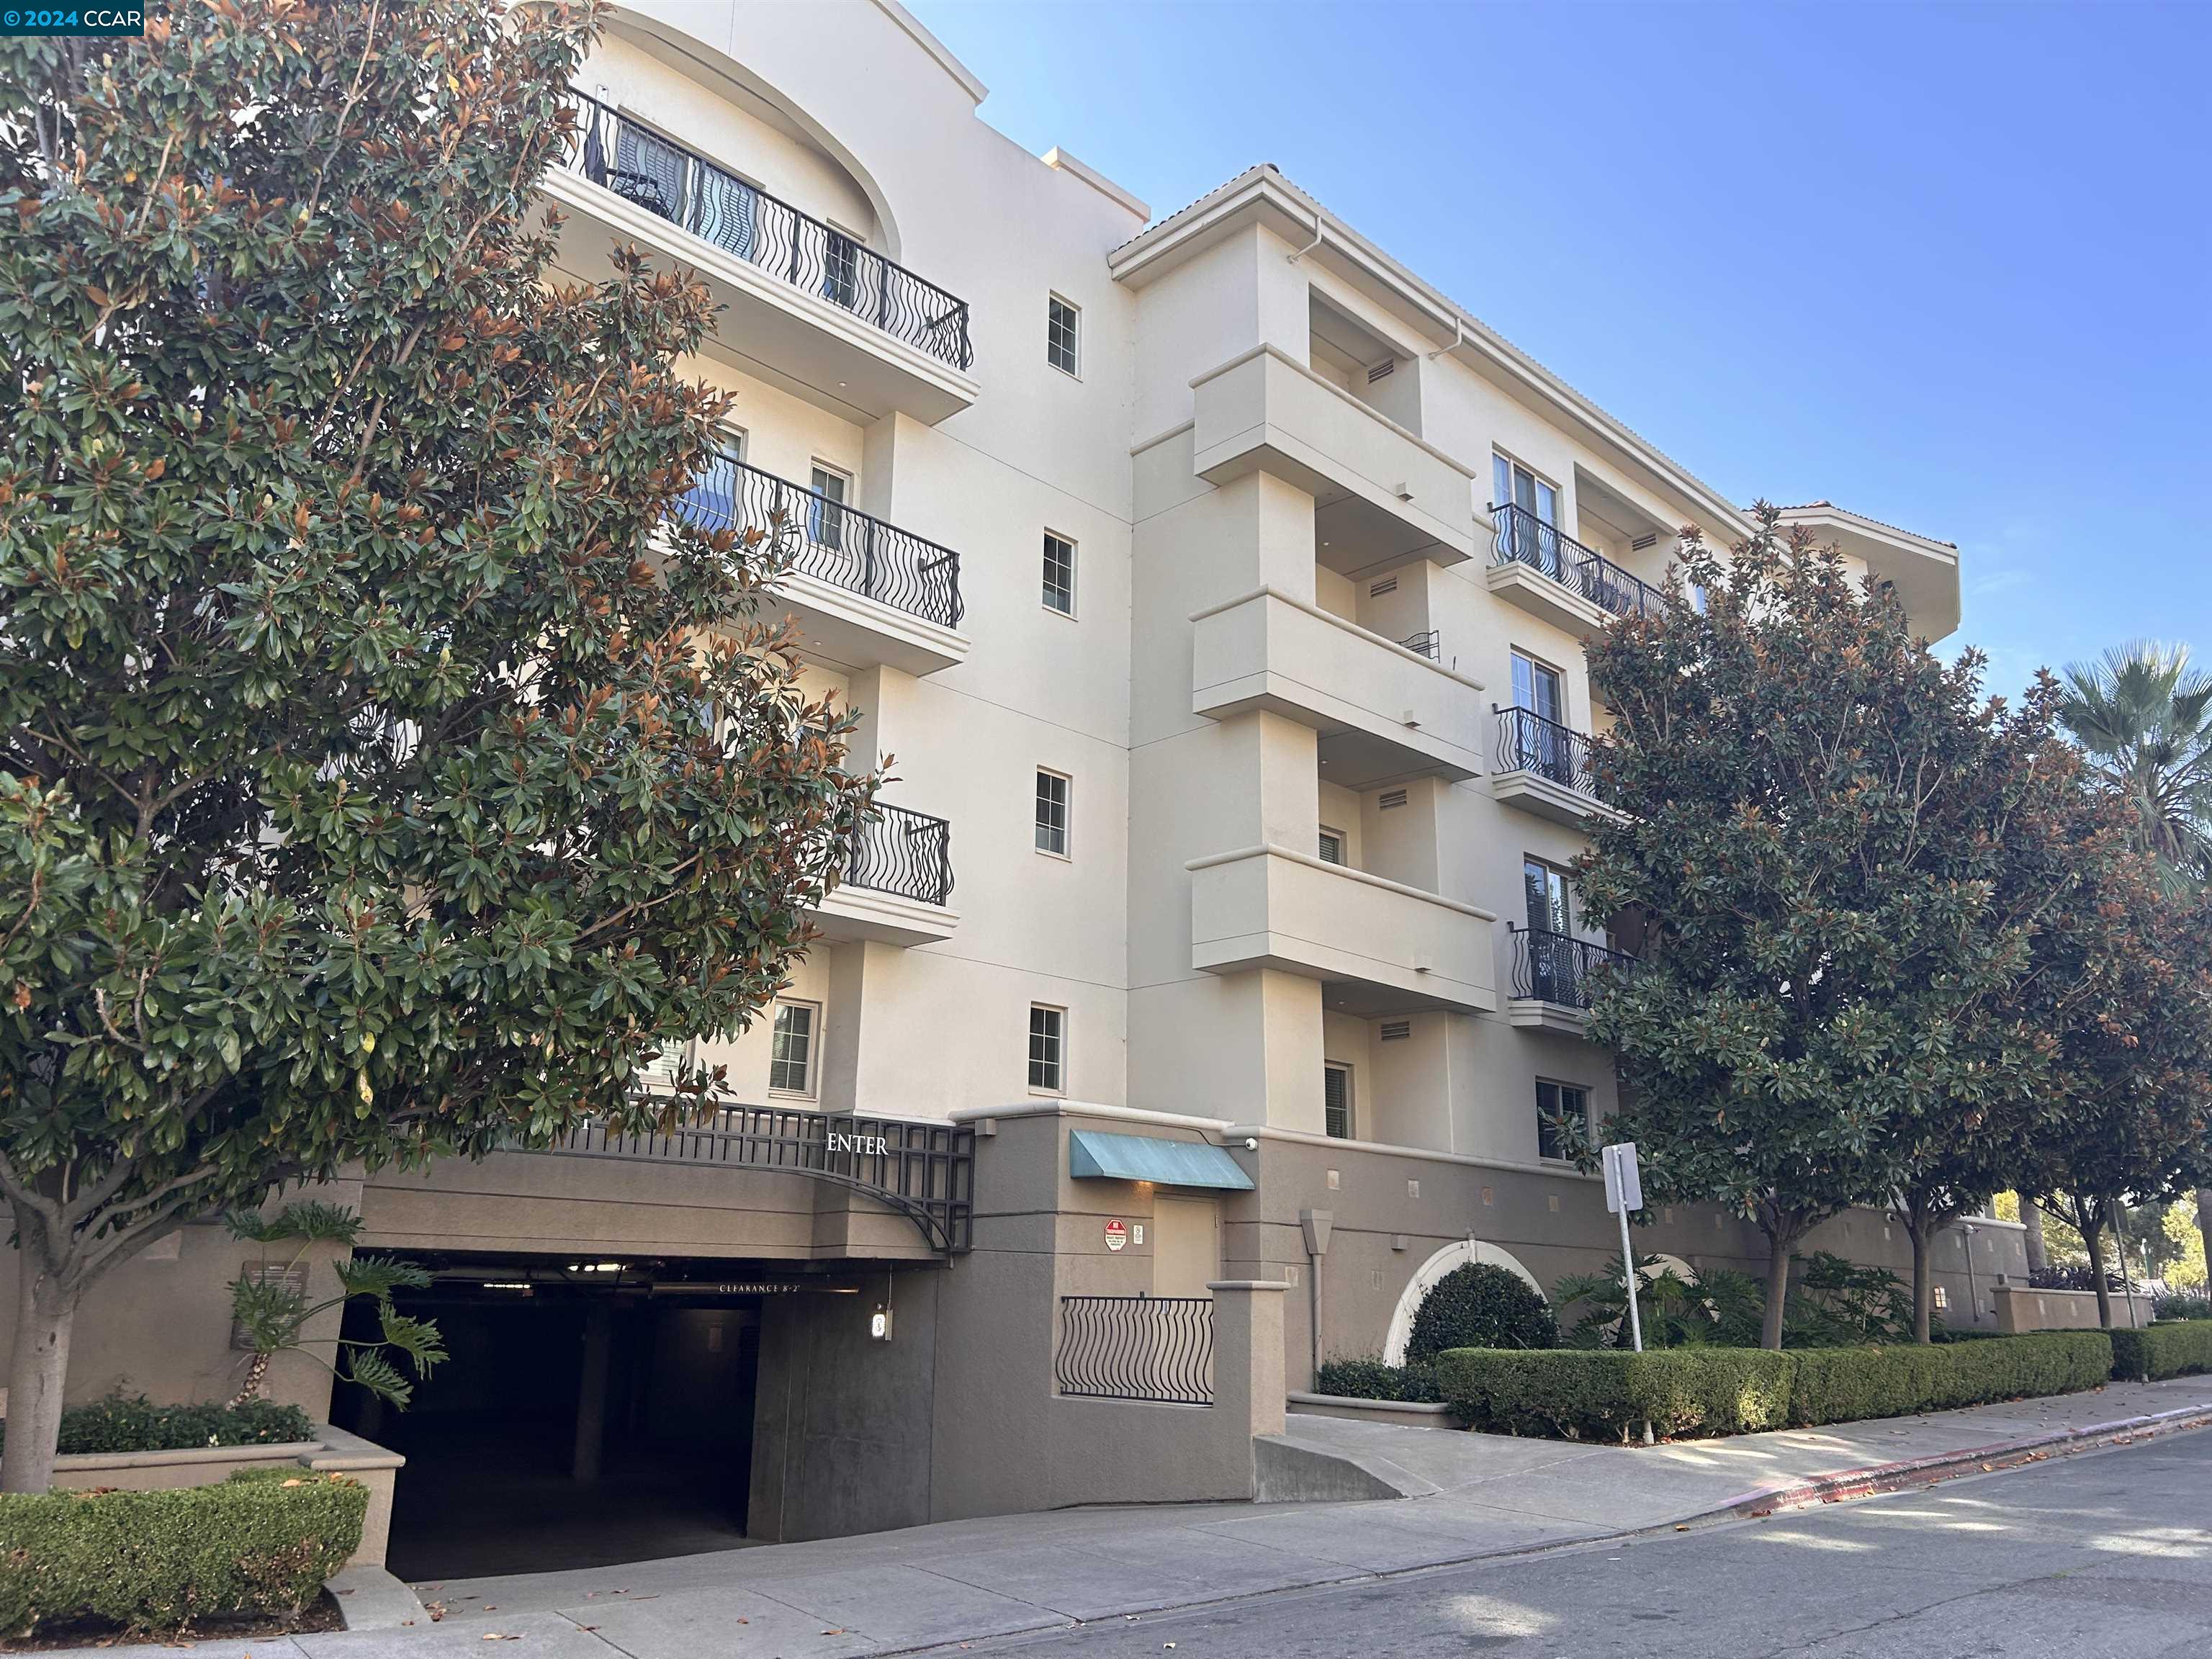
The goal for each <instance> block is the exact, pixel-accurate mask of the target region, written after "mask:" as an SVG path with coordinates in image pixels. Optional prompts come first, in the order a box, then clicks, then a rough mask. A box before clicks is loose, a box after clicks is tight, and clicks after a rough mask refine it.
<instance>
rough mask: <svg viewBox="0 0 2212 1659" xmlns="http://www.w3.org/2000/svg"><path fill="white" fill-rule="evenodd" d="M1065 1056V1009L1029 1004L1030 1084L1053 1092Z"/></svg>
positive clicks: (1056, 1086)
mask: <svg viewBox="0 0 2212 1659" xmlns="http://www.w3.org/2000/svg"><path fill="white" fill-rule="evenodd" d="M1066 1059H1067V1010H1066V1009H1065V1008H1048V1007H1046V1006H1044V1005H1043V1004H1042V1003H1037V1002H1033V1003H1031V1004H1030V1088H1032V1089H1038V1090H1042V1091H1044V1092H1045V1093H1047V1094H1054V1095H1056V1094H1058V1093H1059V1092H1060V1086H1061V1085H1060V1079H1061V1076H1062V1075H1063V1068H1064V1066H1065V1065H1066Z"/></svg>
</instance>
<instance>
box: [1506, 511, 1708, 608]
mask: <svg viewBox="0 0 2212 1659" xmlns="http://www.w3.org/2000/svg"><path fill="white" fill-rule="evenodd" d="M1490 525H1491V546H1492V557H1491V562H1492V563H1493V564H1525V565H1527V566H1528V568H1531V569H1532V570H1537V571H1541V572H1542V573H1543V574H1545V575H1547V576H1549V577H1550V578H1551V579H1552V580H1553V581H1555V582H1557V583H1559V585H1560V586H1562V587H1565V588H1566V589H1567V590H1568V591H1569V592H1574V593H1579V594H1581V595H1582V596H1583V598H1584V599H1588V600H1589V602H1590V603H1591V604H1592V605H1595V606H1597V608H1598V609H1599V610H1601V611H1606V612H1608V613H1609V614H1611V615H1613V616H1615V617H1627V616H1638V617H1641V616H1645V615H1648V614H1650V612H1652V611H1656V610H1658V609H1659V607H1660V606H1661V605H1663V604H1665V603H1666V599H1667V596H1666V594H1665V593H1664V592H1662V591H1661V590H1660V589H1658V588H1656V587H1654V586H1651V584H1650V583H1649V582H1647V581H1645V580H1644V579H1643V578H1642V577H1640V576H1637V575H1633V574H1630V573H1629V572H1628V571H1626V570H1623V569H1622V568H1620V566H1619V565H1617V564H1615V563H1613V561H1612V560H1610V559H1608V558H1607V557H1606V556H1604V555H1603V554H1601V553H1597V552H1594V551H1592V550H1590V549H1589V548H1587V547H1584V546H1583V544H1581V543H1580V542H1578V541H1577V540H1576V539H1575V538H1573V537H1572V536H1570V535H1567V534H1566V533H1565V532H1563V531H1561V530H1559V528H1558V527H1557V526H1553V525H1548V524H1546V523H1545V522H1544V521H1543V520H1541V519H1540V518H1538V517H1537V516H1536V515H1535V514H1534V513H1531V512H1530V511H1529V510H1528V508H1527V507H1521V506H1518V505H1516V503H1514V502H1511V501H1506V502H1504V503H1502V504H1498V505H1493V506H1492V507H1491V509H1490Z"/></svg>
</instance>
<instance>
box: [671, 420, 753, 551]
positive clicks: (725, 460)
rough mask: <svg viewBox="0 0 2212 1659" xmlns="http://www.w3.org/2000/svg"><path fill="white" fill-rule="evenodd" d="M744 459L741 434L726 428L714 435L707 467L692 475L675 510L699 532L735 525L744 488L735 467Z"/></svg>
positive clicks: (743, 441)
mask: <svg viewBox="0 0 2212 1659" xmlns="http://www.w3.org/2000/svg"><path fill="white" fill-rule="evenodd" d="M744 459H745V435H744V433H742V432H739V431H737V430H736V429H734V428H723V430H721V431H720V432H719V433H717V434H715V435H714V447H713V448H712V449H710V450H709V451H708V455H707V464H706V465H704V466H702V467H701V468H700V469H699V471H698V472H697V473H696V474H695V475H694V476H693V477H692V479H691V487H690V489H687V490H685V491H684V494H683V495H682V496H681V497H679V498H678V503H677V507H676V510H677V511H678V513H681V514H683V516H684V517H685V518H686V519H689V520H690V521H691V522H692V523H693V524H696V525H697V526H699V527H700V528H701V529H702V530H726V529H728V528H730V527H731V526H733V525H735V524H736V523H737V521H738V497H739V495H740V494H741V493H742V489H743V484H742V480H741V479H740V478H739V477H738V466H739V465H741V464H742V463H743V462H744Z"/></svg>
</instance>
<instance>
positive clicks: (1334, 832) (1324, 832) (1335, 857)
mask: <svg viewBox="0 0 2212 1659" xmlns="http://www.w3.org/2000/svg"><path fill="white" fill-rule="evenodd" d="M1321 861H1322V863H1323V864H1342V863H1343V862H1344V831H1342V830H1341V829H1330V828H1329V827H1328V825H1327V824H1323V825H1322V827H1321Z"/></svg>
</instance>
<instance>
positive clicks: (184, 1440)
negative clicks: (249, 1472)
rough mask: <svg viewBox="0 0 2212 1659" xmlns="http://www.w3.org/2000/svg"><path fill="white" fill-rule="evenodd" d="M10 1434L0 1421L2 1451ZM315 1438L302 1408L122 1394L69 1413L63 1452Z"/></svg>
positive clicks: (275, 1442)
mask: <svg viewBox="0 0 2212 1659" xmlns="http://www.w3.org/2000/svg"><path fill="white" fill-rule="evenodd" d="M7 1433H8V1425H7V1423H6V1421H5V1420H4V1419H0V1446H4V1445H5V1444H6V1443H7ZM314 1437H315V1431H314V1425H313V1424H312V1423H310V1422H309V1421H308V1420H307V1413H305V1412H303V1411H301V1409H300V1408H299V1407H297V1406H279V1405H277V1404H276V1403H275V1402H274V1401H267V1400H251V1401H247V1402H246V1404H245V1405H243V1406H223V1405H216V1404H210V1403H203V1404H197V1405H188V1406H156V1405H155V1404H154V1402H153V1401H150V1400H149V1399H147V1398H146V1396H145V1395H143V1394H131V1395H126V1394H125V1393H123V1392H121V1391H120V1390H119V1389H118V1391H117V1392H115V1393H113V1394H108V1395H101V1396H100V1398H99V1399H97V1400H88V1401H85V1403H84V1404H83V1405H82V1406H71V1407H69V1408H68V1409H67V1410H65V1411H64V1412H63V1413H62V1431H61V1443H60V1445H59V1447H58V1449H59V1451H60V1452H61V1453H62V1455H64V1456H67V1455H70V1454H71V1453H74V1452H142V1451H182V1450H184V1449H185V1448H186V1447H189V1446H276V1445H283V1444H286V1443H289V1442H291V1441H295V1440H313V1438H314Z"/></svg>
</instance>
